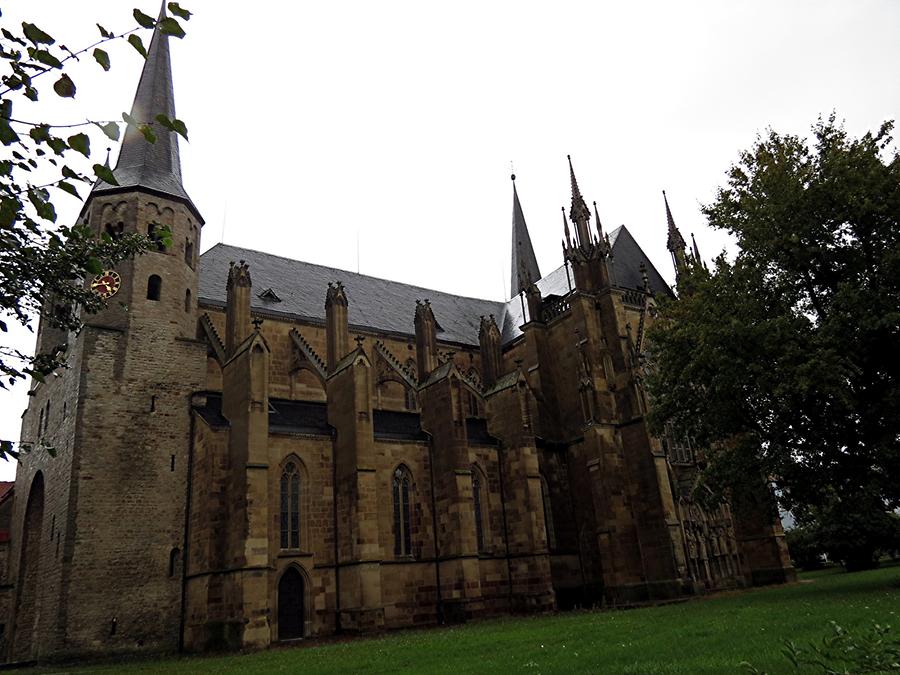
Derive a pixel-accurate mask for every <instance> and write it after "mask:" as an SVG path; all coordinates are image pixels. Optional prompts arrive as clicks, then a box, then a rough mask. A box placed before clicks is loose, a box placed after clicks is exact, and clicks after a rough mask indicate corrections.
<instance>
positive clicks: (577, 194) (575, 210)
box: [566, 155, 591, 248]
mask: <svg viewBox="0 0 900 675" xmlns="http://www.w3.org/2000/svg"><path fill="white" fill-rule="evenodd" d="M566 158H567V159H568V160H569V178H570V179H571V182H572V208H571V209H570V210H569V218H571V219H572V222H573V223H575V233H576V234H577V235H578V244H579V245H580V246H581V247H582V248H588V247H589V246H590V244H591V234H590V220H591V212H590V211H589V210H588V206H587V204H586V203H585V201H584V197H582V196H581V190H580V189H579V187H578V181H577V180H575V169H573V168H572V156H571V155H566Z"/></svg>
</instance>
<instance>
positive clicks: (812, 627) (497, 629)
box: [41, 565, 900, 675]
mask: <svg viewBox="0 0 900 675" xmlns="http://www.w3.org/2000/svg"><path fill="white" fill-rule="evenodd" d="M801 578H802V579H803V582H802V583H799V584H794V585H791V586H779V587H770V588H763V589H755V590H750V591H746V592H736V593H728V594H722V595H719V596H715V597H709V598H700V599H696V600H692V601H690V602H684V603H679V604H674V605H666V606H663V607H648V608H643V609H635V610H630V611H608V612H599V611H597V612H587V611H585V612H572V613H564V614H559V615H555V616H536V617H514V618H505V619H498V620H492V621H482V622H474V623H470V624H467V625H464V626H458V627H453V628H442V629H433V630H415V631H412V630H411V631H401V632H394V633H389V634H386V635H384V636H383V637H380V638H370V639H358V640H352V641H347V642H338V643H330V644H328V643H326V644H319V645H316V644H315V642H314V641H310V642H309V643H306V644H305V645H304V646H301V647H295V648H280V649H272V650H269V651H265V652H256V653H251V654H240V655H230V656H214V657H183V658H170V659H164V660H157V661H141V662H130V663H118V664H115V665H103V666H95V667H89V668H79V669H77V670H73V669H59V668H57V669H44V670H42V671H41V672H54V673H60V672H78V673H87V672H98V673H99V672H104V673H106V672H116V673H120V672H121V673H141V672H144V673H147V672H167V673H191V674H192V675H193V674H194V673H217V674H219V673H241V674H245V673H299V672H305V673H341V674H345V673H363V672H365V673H423V672H426V673H482V672H494V673H496V672H500V673H506V672H523V673H535V674H537V673H584V672H594V673H597V672H603V673H726V672H739V671H740V668H739V664H740V662H742V661H749V662H751V663H752V664H753V665H754V666H756V667H757V668H759V669H761V670H766V671H768V672H772V673H779V672H786V671H788V672H789V668H788V665H789V664H788V662H787V661H786V660H785V659H784V657H783V656H782V655H781V649H782V641H783V640H784V639H787V638H789V639H791V640H793V641H794V642H800V643H805V642H808V641H809V640H819V639H820V638H821V637H822V636H824V635H826V634H827V633H828V632H829V625H828V622H829V621H836V622H837V623H839V624H840V625H841V626H843V627H844V628H846V629H848V630H854V629H861V628H867V627H868V626H870V625H871V623H872V622H873V621H877V622H879V623H881V624H891V625H893V624H894V622H895V620H896V618H897V615H898V614H900V566H896V565H894V566H889V567H884V568H882V569H878V570H872V571H869V572H859V573H855V574H847V573H844V572H841V571H839V570H836V569H832V570H824V571H820V572H814V573H811V574H804V575H802V577H801ZM898 628H900V627H898Z"/></svg>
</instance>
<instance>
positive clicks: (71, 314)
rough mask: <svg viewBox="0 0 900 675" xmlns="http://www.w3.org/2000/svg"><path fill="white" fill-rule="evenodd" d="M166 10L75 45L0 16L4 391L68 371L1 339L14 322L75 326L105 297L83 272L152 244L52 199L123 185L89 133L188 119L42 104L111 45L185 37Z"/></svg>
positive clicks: (104, 56) (104, 57)
mask: <svg viewBox="0 0 900 675" xmlns="http://www.w3.org/2000/svg"><path fill="white" fill-rule="evenodd" d="M167 7H168V10H169V14H170V16H161V17H160V19H154V18H153V17H151V16H149V15H148V14H145V13H144V12H141V11H140V10H139V9H135V10H133V12H132V17H133V20H134V24H133V25H132V26H130V27H128V28H127V29H125V30H123V31H110V30H107V29H106V28H104V27H103V26H101V25H100V24H97V30H98V33H99V36H98V39H97V41H96V42H95V43H93V44H91V45H89V46H86V47H84V48H80V49H77V50H72V49H70V48H69V47H67V46H66V45H65V44H63V43H61V42H59V41H58V40H57V39H56V38H55V37H53V36H52V35H50V34H48V33H47V32H45V31H44V30H42V29H41V28H39V27H38V26H37V25H35V24H34V23H30V22H27V21H25V22H22V23H21V25H19V26H15V25H7V22H5V21H2V18H0V22H2V23H0V35H2V37H0V144H2V154H0V387H2V388H4V389H5V388H7V387H9V386H11V385H12V384H14V383H15V382H16V381H18V380H21V379H25V378H29V377H32V378H35V379H36V380H39V381H40V380H42V379H43V378H44V377H45V376H47V375H48V374H50V373H52V372H53V371H54V370H56V369H57V368H60V367H64V365H65V357H66V349H65V345H59V346H58V348H54V349H53V351H52V352H50V353H38V354H29V353H25V352H22V351H21V350H20V349H18V348H16V347H15V346H14V345H12V344H9V343H8V342H6V341H4V340H3V338H2V336H3V334H4V333H7V332H8V322H10V321H16V322H19V323H20V324H22V325H24V326H26V327H28V328H29V329H31V330H33V327H34V324H35V323H36V321H37V318H38V317H40V318H41V320H43V321H45V322H46V323H47V324H48V325H50V326H52V327H55V328H62V329H64V330H65V331H68V332H69V333H71V332H74V331H77V330H78V329H79V328H80V326H81V320H80V317H81V316H83V315H84V313H90V312H94V311H97V310H98V309H100V308H101V306H102V305H103V302H104V301H103V300H102V299H101V298H100V297H99V296H97V295H95V294H94V293H92V292H91V291H90V288H89V287H88V286H87V285H86V284H85V283H84V280H85V278H86V277H87V276H89V275H92V274H96V273H97V272H99V271H100V270H101V269H106V268H112V267H115V265H116V264H118V263H119V262H121V261H122V260H124V259H126V258H129V257H131V256H134V255H137V254H140V253H142V252H143V251H145V250H149V249H150V248H151V247H153V246H155V242H152V241H150V240H149V239H148V238H147V237H144V236H139V235H127V236H122V237H119V238H115V239H114V238H111V237H110V236H109V235H103V237H102V238H98V237H97V236H96V235H95V234H94V233H93V232H92V231H91V230H90V229H89V228H88V227H86V226H84V225H79V224H77V223H63V222H58V220H57V207H56V205H55V202H56V201H57V200H58V199H59V198H60V197H62V196H63V195H73V196H75V197H84V196H85V195H86V194H87V191H88V190H89V189H90V186H91V184H92V183H93V182H94V180H96V179H98V178H100V179H103V180H104V181H106V182H107V183H110V184H112V185H116V184H117V183H116V179H115V177H114V176H113V174H112V171H110V169H109V167H108V166H107V165H106V164H105V163H103V162H100V161H97V158H96V157H95V154H96V153H95V152H94V151H93V150H92V147H93V146H96V145H97V143H96V142H95V143H94V144H92V143H91V140H92V138H93V139H95V140H96V139H97V138H98V137H99V138H100V139H106V138H108V139H110V140H117V139H118V138H119V135H120V132H121V127H122V126H123V125H133V126H135V127H137V128H138V129H139V130H140V131H141V133H142V134H143V136H144V137H145V139H146V140H147V142H150V143H152V142H155V140H156V137H157V135H158V134H160V133H179V134H181V135H182V136H184V137H185V138H186V137H187V129H186V128H185V125H184V123H183V122H181V121H180V120H177V119H169V118H167V117H165V116H164V115H158V116H157V117H156V118H154V119H152V120H137V119H133V118H132V117H131V116H130V115H128V114H127V113H123V115H122V119H121V121H112V120H90V121H58V120H47V119H44V118H43V116H42V115H40V110H41V107H40V105H39V104H38V102H39V101H41V100H43V97H45V96H49V97H61V98H74V97H75V96H76V91H77V86H76V82H75V81H74V78H75V76H74V74H73V70H72V68H71V66H72V65H73V64H75V63H76V62H78V61H80V60H82V59H85V60H88V61H90V62H92V63H95V65H96V67H97V68H99V69H102V70H103V71H108V70H109V69H110V67H111V59H110V54H109V51H107V50H108V49H109V48H110V45H111V44H115V43H119V42H121V43H125V42H127V43H128V44H129V45H130V47H126V49H130V48H134V49H135V50H137V52H138V53H140V54H141V56H143V57H144V58H146V56H147V51H146V47H145V45H144V43H145V42H146V41H148V40H149V34H150V33H151V32H152V31H153V30H155V29H157V28H158V29H159V30H160V31H161V32H163V33H166V34H168V35H173V36H175V37H183V36H184V34H185V33H184V30H183V28H182V26H181V23H180V22H179V19H181V20H182V21H186V20H188V19H189V18H190V12H188V11H187V10H185V9H183V8H182V7H180V6H179V4H178V3H177V2H169V3H168V4H167ZM142 35H143V38H142ZM35 111H37V113H36V112H35ZM163 236H165V235H163ZM28 449H29V448H19V449H16V448H15V444H14V443H13V442H12V441H11V440H8V439H0V457H5V456H6V455H12V456H17V454H18V452H19V451H21V450H28ZM50 450H51V451H52V448H50Z"/></svg>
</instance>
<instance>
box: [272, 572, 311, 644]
mask: <svg viewBox="0 0 900 675" xmlns="http://www.w3.org/2000/svg"><path fill="white" fill-rule="evenodd" d="M306 592H307V589H306V583H305V580H304V579H303V575H302V574H301V573H300V570H298V569H297V568H296V567H294V566H293V565H292V566H290V567H288V568H287V569H286V570H285V571H284V574H282V575H281V579H279V581H278V639H279V640H297V639H299V638H302V637H303V634H304V625H305V622H306V616H305V615H306Z"/></svg>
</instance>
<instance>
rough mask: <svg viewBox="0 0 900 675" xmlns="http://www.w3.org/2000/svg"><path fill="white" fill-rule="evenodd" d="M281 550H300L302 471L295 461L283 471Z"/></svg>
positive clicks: (288, 464)
mask: <svg viewBox="0 0 900 675" xmlns="http://www.w3.org/2000/svg"><path fill="white" fill-rule="evenodd" d="M281 548H295V549H296V548H300V470H299V468H298V467H297V464H296V463H295V462H293V461H291V462H288V463H287V464H285V465H284V469H282V471H281Z"/></svg>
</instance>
